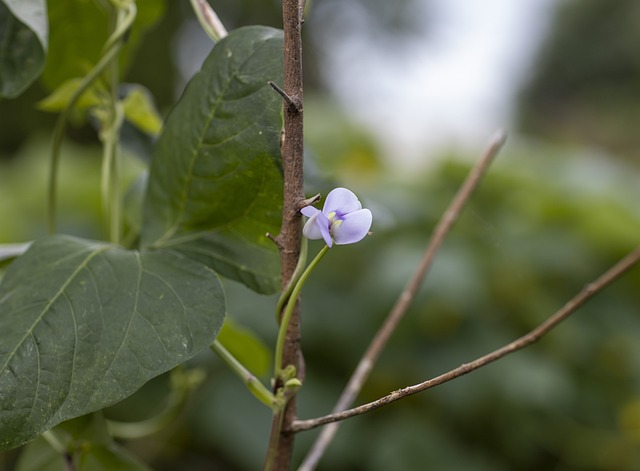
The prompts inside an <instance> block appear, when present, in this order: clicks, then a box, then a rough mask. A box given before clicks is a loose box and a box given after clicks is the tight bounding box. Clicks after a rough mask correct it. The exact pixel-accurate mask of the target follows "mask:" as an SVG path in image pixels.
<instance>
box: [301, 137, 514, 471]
mask: <svg viewBox="0 0 640 471" xmlns="http://www.w3.org/2000/svg"><path fill="white" fill-rule="evenodd" d="M505 140H506V135H505V134H504V132H502V131H501V132H498V133H497V134H496V135H495V136H494V137H493V139H492V140H491V142H490V144H489V146H488V147H487V149H486V150H485V152H484V154H483V155H482V156H481V158H480V159H479V160H478V163H477V164H476V165H475V166H474V167H473V168H472V169H471V171H470V172H469V175H468V176H467V178H466V180H465V181H464V183H463V184H462V186H461V187H460V189H459V190H458V193H457V194H456V195H455V197H454V198H453V200H452V201H451V203H450V205H449V207H448V208H447V210H446V211H445V212H444V214H443V215H442V218H441V219H440V221H439V222H438V224H437V226H436V227H435V229H434V232H433V236H432V237H431V240H430V241H429V244H428V245H427V248H426V250H425V252H424V255H423V256H422V260H421V261H420V264H419V265H418V268H417V269H416V272H415V273H414V275H413V277H412V278H411V279H410V280H409V282H408V283H407V285H406V287H405V289H404V291H402V293H401V294H400V296H399V297H398V299H397V300H396V303H395V305H394V306H393V308H392V309H391V311H390V312H389V315H388V317H387V318H386V320H385V322H384V324H382V326H381V327H380V329H379V330H378V332H377V333H376V335H375V337H374V338H373V340H372V341H371V343H370V344H369V347H368V348H367V350H366V352H365V353H364V354H363V356H362V359H361V360H360V362H359V363H358V366H357V367H356V369H355V371H354V373H353V375H352V376H351V378H350V379H349V382H348V383H347V386H346V387H345V389H344V390H343V391H342V394H341V395H340V398H339V399H338V402H337V403H336V405H335V406H334V408H333V412H334V413H338V412H341V411H343V410H345V409H347V408H348V407H349V406H351V404H352V403H353V401H354V400H355V398H356V396H357V395H358V393H359V392H360V390H361V389H362V386H363V385H364V382H365V381H366V380H367V378H368V377H369V373H370V372H371V370H372V369H373V366H374V364H375V363H376V361H377V359H378V357H379V356H380V353H381V352H382V350H383V349H384V347H385V345H386V344H387V341H388V340H389V338H390V337H391V334H392V333H393V332H394V331H395V329H396V327H397V326H398V323H399V322H400V320H401V319H402V317H403V316H404V314H405V312H406V311H407V309H408V308H409V306H410V304H411V302H412V301H413V298H414V297H415V296H416V293H417V292H418V289H419V288H420V286H421V285H422V282H423V280H424V277H425V275H426V274H427V272H428V270H429V268H430V267H431V264H432V263H433V260H434V257H435V255H436V253H437V251H438V249H439V248H440V246H441V245H442V243H443V242H444V239H445V237H446V236H447V234H448V233H449V231H450V230H451V228H452V227H453V224H454V223H455V222H456V220H457V219H458V217H459V216H460V213H461V212H462V210H463V209H464V206H465V204H466V202H467V201H468V199H469V197H470V196H471V194H472V193H473V190H474V189H475V188H476V187H477V186H478V183H479V182H480V180H481V178H482V176H483V175H484V173H485V172H486V170H487V168H488V167H489V164H490V163H491V162H492V161H493V159H494V158H495V157H496V155H497V154H498V152H499V151H500V149H501V148H502V146H503V145H504V143H505ZM338 427H339V423H338V422H333V423H331V424H330V425H328V426H326V427H325V428H324V429H323V430H322V432H321V433H320V435H318V438H317V439H316V441H315V442H314V444H313V446H312V447H311V450H310V451H309V453H308V454H307V456H306V458H305V460H304V461H303V462H302V464H301V465H300V468H298V471H311V470H313V469H315V467H316V466H317V464H318V462H319V461H320V459H321V458H322V456H323V455H324V452H325V451H326V449H327V447H328V446H329V444H330V443H331V440H332V439H333V437H334V436H335V434H336V432H337V431H338Z"/></svg>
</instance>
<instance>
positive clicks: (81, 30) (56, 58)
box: [42, 0, 165, 90]
mask: <svg viewBox="0 0 640 471" xmlns="http://www.w3.org/2000/svg"><path fill="white" fill-rule="evenodd" d="M99 3H100V2H95V1H89V0H55V1H52V2H49V21H50V23H51V34H50V36H49V44H50V47H49V54H48V56H47V63H46V66H45V70H44V72H43V74H42V81H43V82H44V84H45V85H46V86H47V87H48V88H50V89H52V90H54V89H56V88H58V87H59V86H60V85H61V84H62V83H64V82H65V81H67V80H69V79H71V78H77V77H82V76H84V75H86V73H87V72H88V71H89V70H90V69H91V67H92V66H93V65H95V64H96V63H97V62H98V60H99V59H100V56H101V54H102V52H103V51H102V49H103V46H104V44H105V42H106V41H107V38H108V36H109V34H108V24H109V17H108V15H107V12H106V11H104V10H102V9H100V8H99ZM136 5H137V12H138V13H137V15H136V19H135V21H134V23H133V26H132V29H131V34H130V35H129V38H128V41H127V44H126V46H125V47H124V48H123V50H122V52H121V57H120V65H121V68H122V71H123V72H124V71H125V70H126V67H127V64H128V63H129V62H130V61H131V59H132V57H133V52H134V51H135V48H136V46H137V44H138V41H139V40H140V37H141V35H142V33H143V32H144V31H145V30H147V29H148V28H149V27H151V26H152V25H153V24H154V23H155V22H156V21H158V19H160V17H161V16H162V13H163V12H164V5H165V2H164V0H137V1H136Z"/></svg>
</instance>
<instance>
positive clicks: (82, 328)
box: [0, 236, 225, 449]
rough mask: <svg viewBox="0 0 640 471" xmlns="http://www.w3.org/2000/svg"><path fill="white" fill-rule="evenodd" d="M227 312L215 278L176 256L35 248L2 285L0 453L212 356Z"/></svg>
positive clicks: (84, 245)
mask: <svg viewBox="0 0 640 471" xmlns="http://www.w3.org/2000/svg"><path fill="white" fill-rule="evenodd" d="M224 312H225V306H224V296H223V293H222V288H221V286H220V284H219V280H218V278H217V276H216V274H215V273H214V272H212V271H211V270H210V269H208V268H206V267H205V266H203V265H201V264H199V263H196V262H194V261H192V260H190V259H188V258H186V257H184V256H182V255H180V254H178V253H176V252H173V251H170V250H158V251H142V252H136V251H127V250H124V249H122V248H119V247H116V246H113V245H109V244H105V243H100V242H91V241H85V240H81V239H75V238H71V237H66V236H52V237H48V238H45V239H41V240H39V241H36V242H34V243H33V245H32V246H31V247H30V249H29V250H28V251H27V253H26V254H24V255H23V256H22V257H20V258H18V259H17V260H16V261H15V262H14V263H13V264H12V265H11V266H10V268H9V270H8V271H7V273H6V275H5V277H4V279H3V282H2V284H1V285H0V424H2V427H0V449H6V448H11V447H14V446H18V445H20V444H22V443H25V442H26V441H28V440H30V439H32V438H34V437H36V436H37V435H38V434H40V433H41V432H43V431H45V430H47V429H49V428H51V427H53V426H54V425H56V424H58V423H60V422H62V421H64V420H67V419H70V418H73V417H77V416H80V415H83V414H86V413H88V412H91V411H94V410H98V409H101V408H103V407H106V406H108V405H110V404H113V403H114V402H117V401H119V400H121V399H123V398H125V397H127V396H129V395H130V394H131V393H133V392H134V391H135V390H136V389H138V388H139V387H140V386H142V385H143V384H144V383H145V382H146V381H148V380H149V379H151V378H153V377H154V376H157V375H159V374H161V373H163V372H165V371H167V370H169V369H171V368H173V367H174V366H176V365H178V364H180V363H182V362H184V361H185V360H187V359H188V358H190V357H192V356H193V355H195V354H196V353H198V352H199V351H201V350H203V349H205V348H207V347H208V346H209V345H210V344H211V343H212V342H213V340H214V339H215V337H216V335H217V333H218V331H219V330H220V328H221V326H222V322H223V319H224Z"/></svg>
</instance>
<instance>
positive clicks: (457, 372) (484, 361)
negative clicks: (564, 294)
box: [290, 246, 640, 432]
mask: <svg viewBox="0 0 640 471" xmlns="http://www.w3.org/2000/svg"><path fill="white" fill-rule="evenodd" d="M639 262H640V246H638V247H636V248H635V250H633V251H632V252H630V253H629V254H627V255H626V256H625V257H624V258H623V259H621V260H620V261H619V262H618V263H616V264H615V265H614V266H612V267H611V268H609V269H608V270H607V271H606V272H605V273H603V274H602V275H600V276H599V277H598V278H597V279H596V280H594V281H593V282H591V283H589V284H588V285H586V286H585V287H584V288H583V289H582V290H581V291H580V292H579V293H578V294H577V295H575V296H574V297H573V298H572V299H570V300H569V301H568V302H567V303H566V304H565V305H564V306H563V307H562V308H560V309H559V310H558V311H556V312H555V313H554V314H552V315H551V316H550V317H548V318H547V320H546V321H544V322H543V323H542V324H540V325H538V326H537V327H536V328H535V329H533V330H531V331H530V332H529V333H527V334H525V335H523V336H522V337H520V338H518V339H516V340H514V341H513V342H511V343H508V344H506V345H504V346H503V347H501V348H499V349H497V350H494V351H493V352H491V353H488V354H486V355H484V356H482V357H480V358H477V359H475V360H473V361H471V362H469V363H465V364H463V365H461V366H459V367H457V368H454V369H452V370H450V371H448V372H447V373H444V374H441V375H440V376H436V377H435V378H432V379H429V380H427V381H424V382H422V383H418V384H415V385H413V386H408V387H406V388H402V389H398V390H397V391H393V392H392V393H390V394H388V395H387V396H384V397H382V398H380V399H378V400H376V401H373V402H369V403H367V404H363V405H361V406H359V407H354V408H353V409H349V410H345V411H342V412H338V413H334V414H328V415H325V416H323V417H318V418H316V419H310V420H298V421H296V422H294V424H293V426H292V427H291V430H290V431H291V432H301V431H303V430H310V429H312V428H315V427H318V426H320V425H324V424H328V423H331V422H335V421H338V420H344V419H347V418H349V417H354V416H356V415H360V414H364V413H366V412H369V411H371V410H374V409H377V408H379V407H382V406H384V405H386V404H390V403H392V402H395V401H398V400H400V399H403V398H405V397H407V396H410V395H412V394H416V393H419V392H421V391H425V390H427V389H431V388H433V387H435V386H439V385H441V384H444V383H446V382H448V381H451V380H453V379H456V378H458V377H460V376H463V375H465V374H467V373H470V372H472V371H474V370H477V369H478V368H481V367H483V366H486V365H488V364H489V363H492V362H494V361H496V360H499V359H500V358H502V357H504V356H506V355H509V354H510V353H513V352H517V351H518V350H522V349H523V348H525V347H527V346H529V345H531V344H532V343H535V342H537V341H538V340H540V339H541V338H542V337H544V336H545V335H547V334H548V333H549V332H550V331H551V330H553V329H554V328H555V327H556V326H557V325H558V324H560V323H561V322H562V321H564V320H565V319H567V318H568V317H569V316H570V315H571V314H573V313H574V312H575V311H576V310H578V308H579V307H581V306H582V305H583V304H585V303H586V302H587V301H588V300H589V299H591V298H592V297H593V296H595V295H596V294H598V293H599V292H600V291H602V290H603V289H604V288H606V287H607V286H609V285H610V284H611V283H613V282H614V281H615V280H616V279H618V278H619V277H620V276H621V275H622V274H624V273H625V272H626V271H628V270H629V269H630V268H632V267H633V266H634V265H636V264H638V263H639Z"/></svg>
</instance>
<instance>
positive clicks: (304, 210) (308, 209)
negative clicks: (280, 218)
mask: <svg viewBox="0 0 640 471" xmlns="http://www.w3.org/2000/svg"><path fill="white" fill-rule="evenodd" d="M300 212H301V213H302V214H304V215H305V216H307V217H308V218H310V217H311V216H313V215H314V214H316V213H319V212H320V210H319V209H318V208H314V207H313V206H305V207H304V208H302V209H301V210H300Z"/></svg>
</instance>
